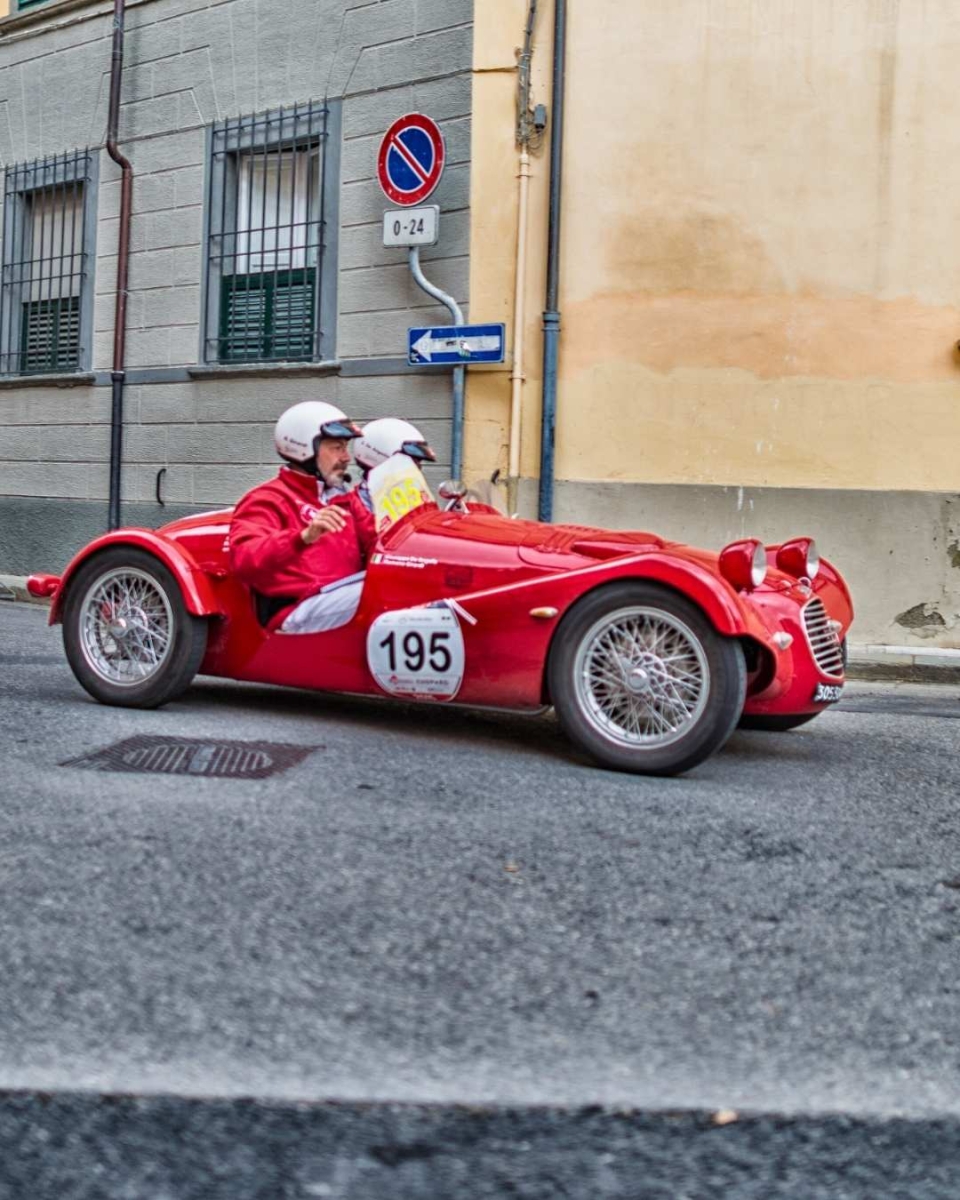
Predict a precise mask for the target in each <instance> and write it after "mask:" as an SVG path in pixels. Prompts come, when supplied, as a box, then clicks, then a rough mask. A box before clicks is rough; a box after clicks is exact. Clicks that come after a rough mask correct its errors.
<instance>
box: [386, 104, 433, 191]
mask: <svg viewBox="0 0 960 1200" xmlns="http://www.w3.org/2000/svg"><path fill="white" fill-rule="evenodd" d="M445 153H446V152H445V150H444V145H443V134H442V133H441V132H440V128H439V126H438V125H437V123H436V121H434V120H432V119H431V118H430V117H425V116H424V115H423V113H407V115H406V116H404V117H399V118H398V119H397V120H396V121H394V123H393V124H392V125H391V126H390V128H389V129H388V130H387V132H386V133H385V134H384V135H383V141H382V142H381V143H380V153H379V155H378V156H377V178H378V179H379V180H380V186H381V187H382V188H383V190H384V193H385V194H386V196H387V198H388V199H390V200H392V201H393V202H394V204H402V205H404V206H407V205H411V204H419V203H420V202H421V201H423V200H426V198H427V197H428V196H429V195H430V193H431V192H432V191H433V189H434V188H435V187H436V186H437V184H438V183H439V182H440V176H441V175H442V174H443V160H444V157H445Z"/></svg>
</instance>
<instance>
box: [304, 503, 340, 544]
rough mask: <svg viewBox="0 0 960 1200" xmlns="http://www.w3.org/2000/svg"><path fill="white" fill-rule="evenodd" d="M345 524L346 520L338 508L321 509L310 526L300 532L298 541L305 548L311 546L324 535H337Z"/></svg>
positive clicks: (305, 526)
mask: <svg viewBox="0 0 960 1200" xmlns="http://www.w3.org/2000/svg"><path fill="white" fill-rule="evenodd" d="M346 523H347V518H346V517H345V516H344V515H343V513H342V512H341V511H340V510H339V509H338V508H334V507H332V506H331V507H329V508H321V510H320V511H319V512H318V513H317V515H316V516H315V517H314V518H313V520H312V521H311V522H310V524H309V525H304V527H303V529H301V530H300V540H301V541H302V542H303V544H304V545H305V546H312V545H313V543H314V542H315V541H316V540H317V539H318V538H321V537H323V535H324V534H325V533H339V532H340V530H341V529H342V528H343V527H344V525H346Z"/></svg>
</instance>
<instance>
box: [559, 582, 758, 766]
mask: <svg viewBox="0 0 960 1200" xmlns="http://www.w3.org/2000/svg"><path fill="white" fill-rule="evenodd" d="M547 680H548V686H549V688H550V696H551V699H552V701H553V705H554V707H555V709H556V712H557V716H558V718H559V720H560V724H561V725H562V727H563V729H564V731H565V732H566V734H567V736H568V737H569V738H570V740H571V741H572V742H574V743H575V744H576V745H577V746H579V747H580V748H581V749H582V750H585V751H586V752H587V753H588V754H591V755H592V756H593V757H594V758H596V759H597V760H598V761H599V762H600V763H602V764H603V765H604V766H607V767H613V768H615V769H617V770H621V771H634V772H637V773H640V774H649V775H675V774H678V773H679V772H681V771H686V770H689V768H690V767H693V766H696V764H697V763H699V762H702V761H703V760H704V759H705V758H708V757H709V756H710V755H711V754H713V753H714V752H715V751H716V750H719V748H720V747H721V746H722V745H723V743H724V742H725V741H726V740H727V738H728V737H729V736H730V734H731V732H732V731H733V728H734V726H735V725H736V723H737V719H738V717H739V716H740V713H741V711H742V709H743V701H744V696H745V694H746V667H745V664H744V657H743V649H742V647H741V646H740V643H739V642H737V641H736V640H734V639H732V638H723V637H720V635H719V634H718V633H717V632H716V630H714V628H713V627H712V625H711V624H710V622H709V621H708V620H707V618H706V616H705V615H704V614H703V613H702V612H701V611H700V609H698V608H697V607H696V606H695V605H693V604H691V603H690V602H689V601H688V600H686V599H684V597H682V596H679V595H677V594H676V593H675V592H671V591H669V590H668V589H666V588H661V587H658V586H657V585H655V584H648V583H642V582H639V581H625V582H623V583H617V584H612V585H611V586H610V587H606V588H602V589H600V590H599V591H597V592H593V593H591V594H590V595H588V596H586V597H585V598H584V599H583V600H581V601H580V602H579V603H578V604H577V605H575V606H574V607H573V608H572V609H571V610H570V611H569V612H568V613H567V615H566V616H565V617H564V619H563V622H562V623H561V625H560V627H559V628H558V630H557V633H556V637H555V638H554V642H553V645H552V647H551V650H550V659H549V663H548V666H547Z"/></svg>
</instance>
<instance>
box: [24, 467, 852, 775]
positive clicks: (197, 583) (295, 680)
mask: <svg viewBox="0 0 960 1200" xmlns="http://www.w3.org/2000/svg"><path fill="white" fill-rule="evenodd" d="M370 486H371V491H372V493H373V495H374V498H375V501H376V517H377V528H378V531H379V532H378V542H377V547H376V551H375V553H373V554H372V555H371V558H370V562H369V564H368V568H367V573H366V577H365V580H364V584H363V592H362V597H361V601H360V606H359V609H358V610H357V612H356V615H355V616H354V617H353V619H352V620H351V621H350V622H349V623H348V624H347V625H344V626H342V627H340V628H337V629H332V630H328V631H326V632H323V633H311V634H290V633H283V632H271V631H269V630H268V629H267V627H266V624H265V621H264V620H263V616H264V613H263V604H262V598H261V597H258V596H257V595H256V594H255V593H253V592H252V591H251V590H250V589H249V588H248V587H247V586H245V585H244V584H243V583H241V582H240V581H239V580H238V579H236V578H235V577H234V576H233V575H232V573H231V570H230V564H229V556H228V549H227V535H228V531H229V525H230V515H231V511H232V510H230V509H226V510H223V511H217V512H209V513H203V514H200V515H197V516H193V517H185V518H183V519H182V520H178V521H174V522H172V523H171V524H169V525H165V526H163V527H162V528H160V529H157V530H155V531H154V530H149V529H120V530H116V531H114V532H112V533H108V534H105V535H104V536H102V537H99V538H97V539H96V540H94V541H93V542H91V543H90V545H88V546H87V547H85V548H84V549H83V550H81V551H80V553H79V554H77V555H76V557H75V558H74V559H73V560H72V562H71V563H70V564H69V566H68V567H67V569H66V571H65V572H64V574H63V575H62V576H60V577H58V576H52V575H32V576H31V577H30V579H29V581H28V587H29V589H30V591H31V592H32V594H33V595H35V596H50V597H52V607H51V612H50V623H51V624H55V623H57V622H62V624H63V638H64V645H65V648H66V653H67V658H68V659H69V662H70V665H71V667H72V669H73V671H74V674H75V675H76V677H77V679H78V680H79V682H80V683H81V684H82V685H83V687H84V688H86V690H87V691H88V692H89V693H90V694H91V695H92V696H94V697H95V698H96V699H97V700H99V701H101V702H103V703H105V704H120V705H128V706H133V707H142V708H150V707H155V706H157V705H160V704H164V703H166V702H167V701H169V700H172V699H174V698H175V697H176V696H178V695H180V694H181V693H182V692H183V691H184V690H185V689H186V688H187V687H188V686H189V685H190V683H191V681H192V679H193V677H194V675H195V674H197V673H198V672H199V673H201V674H204V675H215V676H220V677H223V678H228V679H239V680H251V681H255V682H258V683H272V684H281V685H286V686H292V687H303V688H312V689H316V690H320V691H334V692H350V693H353V694H367V695H376V696H382V695H388V696H396V697H400V698H403V699H404V700H411V699H414V700H421V701H425V702H429V703H434V704H436V703H446V704H449V703H451V702H456V703H457V704H463V705H471V706H478V707H481V706H493V707H497V708H501V709H502V708H509V709H514V710H516V711H517V712H518V713H524V712H528V713H531V712H539V711H542V710H543V707H544V706H545V705H553V707H554V709H555V710H556V713H557V717H558V719H559V721H560V724H561V726H562V727H563V729H564V730H565V732H566V733H567V735H568V736H569V738H570V740H571V741H572V742H574V743H575V744H576V745H577V746H578V747H579V748H580V749H581V750H584V751H586V752H587V753H588V754H589V755H591V756H592V757H593V758H594V759H595V760H596V761H597V762H599V763H600V764H602V765H603V766H606V767H612V768H616V769H619V770H626V771H635V772H641V773H646V774H657V775H669V774H676V773H678V772H680V771H684V770H687V769H688V768H690V767H693V766H695V765H696V764H697V763H699V762H702V761H703V760H704V759H705V758H707V757H708V756H709V755H710V754H712V753H713V752H714V751H716V750H718V749H719V748H720V747H721V746H722V745H723V743H724V742H725V741H726V740H727V738H728V737H729V735H730V734H731V732H732V731H733V729H734V727H735V726H736V725H737V723H738V722H740V723H742V724H749V725H751V726H753V727H755V728H757V727H759V728H766V729H773V730H784V729H789V728H791V727H792V726H795V725H800V724H802V723H804V722H806V721H809V720H811V719H812V718H813V717H815V716H816V715H817V714H818V713H819V712H822V711H823V709H824V708H825V707H827V706H828V705H829V704H831V703H833V702H835V701H836V700H838V699H839V698H840V693H841V689H842V687H843V682H844V664H845V635H846V632H847V629H848V628H849V625H850V622H851V619H852V616H853V608H852V604H851V600H850V594H849V591H848V589H847V587H846V585H845V583H844V581H843V579H842V578H841V576H840V575H839V573H838V572H837V571H836V570H834V568H833V567H831V566H830V565H829V564H828V563H826V562H824V561H819V560H818V556H817V552H816V548H815V546H814V543H813V542H812V540H811V539H809V538H795V539H793V540H792V541H789V542H785V543H783V544H782V545H777V546H766V547H765V546H763V544H762V543H760V542H758V541H756V540H752V539H746V540H743V541H737V542H734V543H732V544H731V545H729V546H727V547H726V548H725V549H724V550H723V551H722V552H721V553H719V554H717V553H713V552H710V551H707V550H698V549H694V548H693V547H690V546H686V545H683V544H681V543H678V542H667V541H664V540H663V539H662V538H659V537H657V536H656V535H655V534H652V533H641V532H636V531H630V532H623V531H613V530H608V529H596V528H589V527H586V526H580V525H548V524H542V523H540V522H536V521H525V520H517V519H510V518H508V517H506V516H504V515H503V514H501V513H499V512H498V511H497V510H496V509H495V508H493V507H491V506H489V505H486V504H475V503H472V502H471V501H470V500H469V499H466V498H465V497H464V496H462V495H461V494H459V493H455V492H454V493H453V494H451V493H450V491H449V490H448V489H441V498H442V504H441V505H438V504H437V502H436V501H435V500H434V498H433V496H432V495H431V494H430V491H429V489H428V487H427V484H426V481H425V480H424V478H423V476H422V475H421V474H420V472H419V470H418V469H417V467H416V466H415V464H413V463H412V462H411V460H410V459H408V458H406V457H405V456H403V455H397V456H395V457H394V458H393V459H390V460H389V461H388V462H386V463H384V464H382V465H381V466H379V467H377V468H376V469H375V470H374V471H373V472H372V473H371V476H370Z"/></svg>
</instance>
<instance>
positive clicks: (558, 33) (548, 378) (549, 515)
mask: <svg viewBox="0 0 960 1200" xmlns="http://www.w3.org/2000/svg"><path fill="white" fill-rule="evenodd" d="M566 25H567V5H566V0H556V10H555V15H554V26H553V113H552V114H551V123H550V124H551V128H550V222H549V226H548V231H547V304H546V309H545V311H544V314H543V409H542V414H541V418H540V503H539V507H538V513H537V515H538V516H539V518H540V520H541V521H552V520H553V457H554V444H553V439H554V428H555V426H556V417H557V359H558V357H559V349H560V313H559V311H558V308H557V305H558V303H559V296H560V199H561V188H562V182H563V179H562V167H563V161H562V159H563V85H564V57H565V53H566V32H567V30H566Z"/></svg>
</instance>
